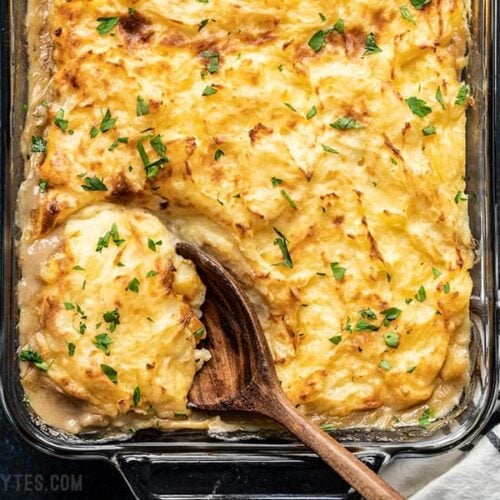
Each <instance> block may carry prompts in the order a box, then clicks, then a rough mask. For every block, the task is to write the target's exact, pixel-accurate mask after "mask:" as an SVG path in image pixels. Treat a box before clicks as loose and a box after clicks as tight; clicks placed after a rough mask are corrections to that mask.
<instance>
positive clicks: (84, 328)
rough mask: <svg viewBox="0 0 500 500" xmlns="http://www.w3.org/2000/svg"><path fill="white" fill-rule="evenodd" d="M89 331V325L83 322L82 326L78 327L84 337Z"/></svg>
mask: <svg viewBox="0 0 500 500" xmlns="http://www.w3.org/2000/svg"><path fill="white" fill-rule="evenodd" d="M86 331H87V325H86V324H85V323H83V322H80V325H79V327H78V333H79V334H80V335H83V334H84V333H85V332H86Z"/></svg>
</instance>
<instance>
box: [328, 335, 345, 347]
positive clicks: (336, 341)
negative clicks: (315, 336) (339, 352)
mask: <svg viewBox="0 0 500 500" xmlns="http://www.w3.org/2000/svg"><path fill="white" fill-rule="evenodd" d="M328 340H329V341H330V342H331V343H332V344H335V345H339V344H340V343H341V342H342V335H335V336H334V337H331V338H329V339H328Z"/></svg>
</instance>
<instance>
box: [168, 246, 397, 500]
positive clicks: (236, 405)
mask: <svg viewBox="0 0 500 500" xmlns="http://www.w3.org/2000/svg"><path fill="white" fill-rule="evenodd" d="M177 253H179V254H180V255H182V256H183V257H185V258H186V259H189V260H191V261H193V262H194V264H195V265H196V268H197V271H198V274H199V275H200V277H201V279H202V280H203V282H204V283H205V285H206V287H207V296H206V300H205V304H204V307H203V315H204V323H205V326H206V329H207V347H208V349H209V350H210V352H211V354H212V359H211V360H210V361H208V362H207V363H205V365H204V366H203V368H202V369H201V370H200V371H199V372H198V374H197V376H196V377H195V380H194V383H193V386H192V388H191V391H190V393H189V396H188V399H189V405H190V406H191V407H193V408H198V409H201V410H210V411H240V412H256V413H260V414H262V415H265V416H267V417H270V418H272V419H273V420H276V421H277V422H279V423H281V424H282V425H284V426H285V427H286V428H287V429H288V430H289V431H290V432H292V433H293V434H294V435H295V436H297V438H298V439H300V440H301V441H302V442H303V443H304V444H305V445H306V446H308V447H309V448H311V449H312V450H313V451H315V452H316V453H317V454H318V455H319V456H320V457H321V458H322V459H323V460H324V461H325V462H326V463H327V464H328V465H329V466H330V467H331V468H332V469H334V470H335V471H336V472H337V473H338V474H339V475H340V476H341V477H342V478H343V479H344V480H346V481H347V482H348V483H349V484H351V486H353V487H354V488H355V489H356V490H357V491H358V492H359V493H361V494H362V495H363V496H364V497H365V498H367V499H369V500H372V499H373V500H381V499H384V500H385V499H387V500H388V499H402V498H403V497H402V496H401V495H399V493H397V492H396V491H395V490H394V489H393V488H392V487H391V486H389V485H388V484H387V483H386V482H385V481H383V480H382V479H381V478H380V477H379V476H377V475H376V474H375V473H374V472H373V471H372V470H371V469H370V468H368V467H367V466H366V465H365V464H364V463H363V462H361V461H360V460H358V459H357V458H356V457H355V456H354V455H353V454H352V453H350V452H349V451H348V450H347V449H346V448H344V447H343V446H342V445H341V444H340V443H339V442H338V441H336V440H335V439H333V438H332V437H331V436H330V435H328V434H327V433H326V432H324V431H323V430H322V429H321V428H320V427H318V426H317V425H314V424H313V423H312V422H310V421H308V420H307V419H306V418H304V417H303V416H302V415H301V414H300V413H298V412H297V410H296V409H295V408H294V407H293V405H292V404H291V403H290V402H289V401H288V399H287V397H286V396H285V393H284V392H283V390H282V389H281V385H280V383H279V380H278V378H277V375H276V371H275V369H274V362H273V358H272V355H271V352H270V350H269V347H268V344H267V341H266V338H265V335H264V332H263V331H262V326H261V324H260V322H259V319H258V317H257V314H256V312H255V310H254V308H253V306H252V304H251V302H250V300H249V299H248V297H247V296H246V294H245V292H244V291H243V290H242V289H241V287H240V286H239V285H238V283H237V281H236V280H235V278H234V277H233V276H232V275H231V274H230V273H229V272H228V271H227V270H226V269H225V268H224V267H223V266H222V264H220V262H218V261H217V260H216V259H215V258H214V257H212V256H211V255H209V254H208V253H206V252H204V251H202V250H201V249H200V248H198V247H196V246H194V245H191V244H188V243H179V244H178V245H177Z"/></svg>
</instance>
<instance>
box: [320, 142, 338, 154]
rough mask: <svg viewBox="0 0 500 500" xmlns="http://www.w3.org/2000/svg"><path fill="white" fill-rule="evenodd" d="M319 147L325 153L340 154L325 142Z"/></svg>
mask: <svg viewBox="0 0 500 500" xmlns="http://www.w3.org/2000/svg"><path fill="white" fill-rule="evenodd" d="M321 147H322V148H323V151H324V152H325V153H332V154H334V155H339V154H340V153H339V152H338V151H337V150H336V149H334V148H331V147H330V146H327V145H326V144H321Z"/></svg>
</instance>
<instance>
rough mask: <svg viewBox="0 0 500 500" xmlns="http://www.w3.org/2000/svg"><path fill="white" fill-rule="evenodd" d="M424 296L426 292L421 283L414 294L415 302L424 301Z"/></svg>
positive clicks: (425, 296)
mask: <svg viewBox="0 0 500 500" xmlns="http://www.w3.org/2000/svg"><path fill="white" fill-rule="evenodd" d="M426 298H427V292H426V291H425V288H424V285H422V286H421V287H420V288H419V289H418V292H417V293H416V294H415V300H416V301H417V302H424V301H425V299H426Z"/></svg>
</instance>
